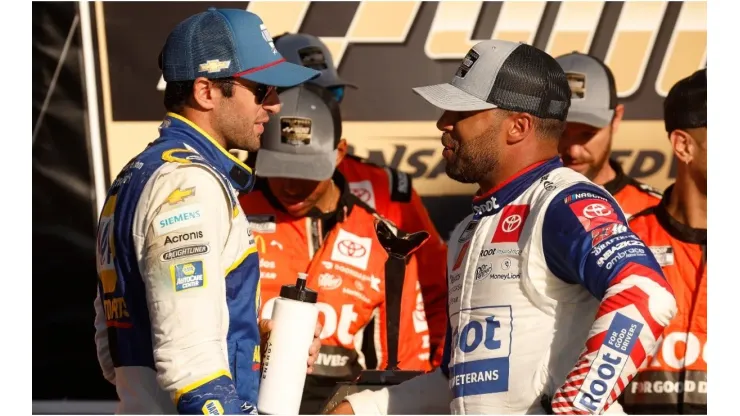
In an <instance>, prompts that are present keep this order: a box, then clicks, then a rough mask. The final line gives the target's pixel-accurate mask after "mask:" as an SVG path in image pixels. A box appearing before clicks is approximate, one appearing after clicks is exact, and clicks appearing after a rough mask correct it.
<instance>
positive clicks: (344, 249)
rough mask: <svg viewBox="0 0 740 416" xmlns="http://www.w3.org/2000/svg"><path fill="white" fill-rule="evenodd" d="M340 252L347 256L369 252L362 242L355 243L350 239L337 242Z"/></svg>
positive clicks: (362, 254) (357, 255)
mask: <svg viewBox="0 0 740 416" xmlns="http://www.w3.org/2000/svg"><path fill="white" fill-rule="evenodd" d="M337 248H338V249H339V252H340V253H342V254H344V255H345V256H347V257H362V256H364V255H365V253H367V250H366V249H365V247H363V246H362V244H358V243H355V242H354V241H350V240H342V241H340V242H339V244H337Z"/></svg>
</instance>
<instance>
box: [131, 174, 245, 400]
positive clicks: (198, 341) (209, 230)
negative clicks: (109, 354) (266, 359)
mask: <svg viewBox="0 0 740 416" xmlns="http://www.w3.org/2000/svg"><path fill="white" fill-rule="evenodd" d="M166 167H169V166H166ZM214 175H215V174H214V173H212V172H210V171H209V170H207V168H205V167H201V166H199V165H178V167H177V168H174V169H171V171H169V172H168V173H164V174H162V175H161V176H159V177H157V178H156V179H153V183H150V184H149V185H148V187H149V186H151V189H150V192H149V193H148V197H146V198H144V197H142V198H141V200H140V202H139V206H138V207H137V214H136V217H135V219H134V222H135V224H137V225H135V228H134V242H135V245H136V249H137V250H138V251H139V253H142V258H141V259H140V261H139V268H140V271H141V275H142V278H143V280H144V284H145V289H146V294H147V305H148V308H149V315H150V320H151V328H152V344H153V349H154V363H155V367H156V370H157V381H158V383H159V385H160V386H161V388H162V389H164V390H165V391H167V392H168V393H170V396H171V397H172V400H173V401H174V403H175V406H176V407H177V411H178V413H180V414H195V413H198V414H202V413H203V412H207V411H211V410H214V411H215V410H218V411H221V413H227V414H234V413H242V411H241V408H242V404H243V403H245V402H244V400H241V399H240V398H239V397H238V395H237V392H236V387H235V384H234V381H233V380H232V378H231V377H232V376H231V373H230V370H229V362H228V358H227V355H226V351H225V348H226V345H225V337H226V333H227V330H228V310H227V309H226V308H227V306H226V298H225V296H226V288H225V279H224V273H225V270H226V267H228V265H226V266H225V262H224V259H222V258H221V253H222V250H223V248H224V245H225V242H226V239H227V234H228V230H229V227H230V221H229V218H230V215H231V207H230V203H229V200H228V197H227V194H226V193H225V192H226V190H225V188H224V187H223V185H222V184H221V183H220V181H219V180H217V179H216V177H215V176H214ZM145 192H146V189H145ZM137 231H138V232H141V235H137ZM193 244H198V245H202V246H206V247H208V249H207V250H205V251H204V252H203V254H201V255H196V256H189V257H185V258H180V259H177V258H174V259H173V258H172V257H174V255H173V256H168V258H165V254H166V253H173V251H174V250H176V249H178V248H183V247H184V246H190V245H193Z"/></svg>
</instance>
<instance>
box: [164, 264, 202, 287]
mask: <svg viewBox="0 0 740 416" xmlns="http://www.w3.org/2000/svg"><path fill="white" fill-rule="evenodd" d="M170 275H171V277H172V284H173V286H174V287H175V292H181V291H183V290H188V289H193V288H196V287H204V286H205V285H206V275H205V273H204V272H203V261H202V260H196V261H191V262H188V263H179V264H173V265H171V266H170Z"/></svg>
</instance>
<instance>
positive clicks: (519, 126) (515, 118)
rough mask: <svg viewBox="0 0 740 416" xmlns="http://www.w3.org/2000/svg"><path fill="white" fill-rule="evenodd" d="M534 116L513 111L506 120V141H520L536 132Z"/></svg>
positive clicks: (510, 142)
mask: <svg viewBox="0 0 740 416" xmlns="http://www.w3.org/2000/svg"><path fill="white" fill-rule="evenodd" d="M534 123H535V121H534V117H533V116H532V115H531V114H528V113H512V114H511V115H509V116H508V117H507V120H505V121H504V128H505V129H506V133H507V135H506V142H507V143H509V144H515V143H519V142H521V141H522V140H524V139H526V138H527V136H529V135H530V134H532V132H534Z"/></svg>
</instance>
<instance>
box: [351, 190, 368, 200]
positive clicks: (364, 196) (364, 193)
mask: <svg viewBox="0 0 740 416" xmlns="http://www.w3.org/2000/svg"><path fill="white" fill-rule="evenodd" d="M352 194H353V195H354V196H356V197H357V198H358V199H359V200H360V201H362V202H368V201H370V191H368V190H367V189H365V188H354V189H352Z"/></svg>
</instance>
